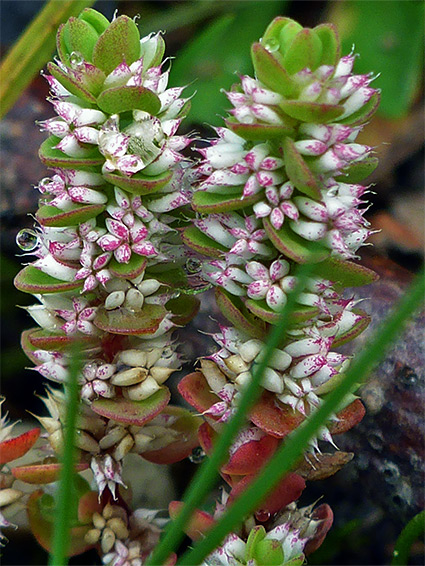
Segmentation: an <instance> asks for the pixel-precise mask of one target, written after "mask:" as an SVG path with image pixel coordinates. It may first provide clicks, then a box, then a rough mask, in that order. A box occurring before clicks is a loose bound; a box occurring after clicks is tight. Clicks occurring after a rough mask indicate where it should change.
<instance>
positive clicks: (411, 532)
mask: <svg viewBox="0 0 425 566" xmlns="http://www.w3.org/2000/svg"><path fill="white" fill-rule="evenodd" d="M424 533H425V511H422V512H421V513H418V514H417V515H415V516H414V517H413V519H411V520H410V521H409V522H408V523H407V525H406V526H405V527H404V529H403V530H402V532H401V534H400V536H399V537H398V539H397V542H396V543H395V548H394V552H393V559H392V562H391V565H392V566H405V565H406V564H407V563H408V558H409V552H410V548H411V546H412V544H413V543H414V542H415V540H416V539H419V537H420V536H421V535H422V538H423V534H424Z"/></svg>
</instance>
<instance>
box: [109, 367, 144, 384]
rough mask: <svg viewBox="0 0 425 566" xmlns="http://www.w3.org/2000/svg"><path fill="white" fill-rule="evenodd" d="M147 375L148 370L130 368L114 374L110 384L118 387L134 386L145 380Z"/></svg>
mask: <svg viewBox="0 0 425 566" xmlns="http://www.w3.org/2000/svg"><path fill="white" fill-rule="evenodd" d="M147 375H148V370H147V369H145V368H139V367H135V368H131V369H127V370H124V371H120V372H119V373H116V374H114V375H113V376H112V377H111V380H110V381H111V383H112V384H113V385H118V386H120V387H128V386H130V385H135V384H136V383H140V382H141V381H143V380H144V379H146V377H147Z"/></svg>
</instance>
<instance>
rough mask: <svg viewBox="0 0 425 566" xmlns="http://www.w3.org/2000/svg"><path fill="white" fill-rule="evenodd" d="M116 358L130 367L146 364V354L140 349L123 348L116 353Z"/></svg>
mask: <svg viewBox="0 0 425 566" xmlns="http://www.w3.org/2000/svg"><path fill="white" fill-rule="evenodd" d="M118 360H119V361H120V362H122V363H123V364H125V365H126V366H130V367H137V366H139V367H144V366H146V361H147V354H146V352H142V351H141V350H135V349H134V350H123V351H122V352H120V353H119V355H118Z"/></svg>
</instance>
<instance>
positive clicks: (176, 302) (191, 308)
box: [165, 295, 200, 326]
mask: <svg viewBox="0 0 425 566" xmlns="http://www.w3.org/2000/svg"><path fill="white" fill-rule="evenodd" d="M165 306H166V308H167V310H169V311H171V312H172V313H173V322H174V324H177V325H179V326H185V325H186V324H189V322H190V321H191V320H192V319H193V318H194V317H195V316H196V315H197V314H198V311H199V306H200V302H199V299H197V298H196V297H193V296H192V295H180V297H177V298H175V299H171V300H170V301H168V303H167V304H166V305H165Z"/></svg>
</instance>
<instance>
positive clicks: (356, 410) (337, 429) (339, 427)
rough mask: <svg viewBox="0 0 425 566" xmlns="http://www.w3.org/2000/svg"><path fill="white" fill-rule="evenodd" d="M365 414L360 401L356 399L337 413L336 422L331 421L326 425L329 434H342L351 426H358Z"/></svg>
mask: <svg viewBox="0 0 425 566" xmlns="http://www.w3.org/2000/svg"><path fill="white" fill-rule="evenodd" d="M365 414H366V409H365V408H364V405H363V403H362V402H361V401H360V399H356V400H355V401H353V402H352V403H350V405H348V407H345V409H343V410H342V411H340V412H339V413H337V417H338V419H339V420H338V421H332V422H331V423H330V424H329V425H328V429H329V432H330V433H331V434H342V433H343V432H347V431H348V430H350V429H351V428H353V426H356V425H357V424H359V422H360V421H361V420H362V419H363V417H364V416H365Z"/></svg>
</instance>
